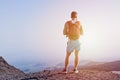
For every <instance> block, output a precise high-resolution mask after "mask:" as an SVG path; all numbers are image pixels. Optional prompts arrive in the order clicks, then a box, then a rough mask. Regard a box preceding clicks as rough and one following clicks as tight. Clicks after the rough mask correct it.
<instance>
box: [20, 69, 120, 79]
mask: <svg viewBox="0 0 120 80" xmlns="http://www.w3.org/2000/svg"><path fill="white" fill-rule="evenodd" d="M60 72H61V70H44V71H41V72H36V73H30V74H27V75H26V78H24V79H22V80H33V79H34V80H120V75H119V74H114V73H112V72H108V71H107V72H106V71H97V70H79V73H77V74H75V73H72V72H71V71H69V73H68V74H63V73H60Z"/></svg>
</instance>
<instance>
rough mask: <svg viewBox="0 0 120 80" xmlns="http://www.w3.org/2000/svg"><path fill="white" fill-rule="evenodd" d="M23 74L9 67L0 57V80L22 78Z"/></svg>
mask: <svg viewBox="0 0 120 80" xmlns="http://www.w3.org/2000/svg"><path fill="white" fill-rule="evenodd" d="M23 75H24V72H22V71H21V70H19V69H17V68H15V67H14V66H11V65H9V64H8V63H7V61H5V60H4V59H3V57H1V56H0V80H3V79H9V80H10V79H12V78H13V77H16V78H17V77H20V76H23Z"/></svg>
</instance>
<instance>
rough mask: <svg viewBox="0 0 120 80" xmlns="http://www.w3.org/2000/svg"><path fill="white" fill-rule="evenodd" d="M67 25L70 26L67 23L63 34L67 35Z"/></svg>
mask: <svg viewBox="0 0 120 80" xmlns="http://www.w3.org/2000/svg"><path fill="white" fill-rule="evenodd" d="M67 26H68V24H67V23H65V25H64V29H63V35H66V36H67V34H68V32H67Z"/></svg>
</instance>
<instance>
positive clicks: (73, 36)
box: [63, 11, 83, 73]
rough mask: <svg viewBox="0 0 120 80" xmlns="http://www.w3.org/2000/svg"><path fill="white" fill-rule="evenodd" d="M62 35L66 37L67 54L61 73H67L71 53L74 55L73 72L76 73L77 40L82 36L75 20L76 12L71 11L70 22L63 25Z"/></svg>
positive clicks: (80, 27) (78, 48)
mask: <svg viewBox="0 0 120 80" xmlns="http://www.w3.org/2000/svg"><path fill="white" fill-rule="evenodd" d="M63 34H64V35H66V36H67V37H68V42H67V49H66V51H67V53H66V58H65V67H64V70H63V73H67V68H68V64H69V57H70V55H71V53H72V52H73V51H74V53H75V62H74V72H75V73H78V70H77V67H78V62H79V57H78V53H79V51H80V42H79V38H80V35H82V34H83V29H82V26H81V23H80V21H78V20H77V12H76V11H72V13H71V20H69V21H67V22H66V23H65V26H64V30H63Z"/></svg>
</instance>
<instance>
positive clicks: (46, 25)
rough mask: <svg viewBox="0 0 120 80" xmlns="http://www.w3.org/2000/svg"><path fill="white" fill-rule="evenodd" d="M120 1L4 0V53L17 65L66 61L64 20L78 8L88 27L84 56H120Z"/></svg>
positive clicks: (0, 38) (0, 48) (0, 30)
mask: <svg viewBox="0 0 120 80" xmlns="http://www.w3.org/2000/svg"><path fill="white" fill-rule="evenodd" d="M119 4H120V1H119V0H1V1H0V56H3V57H4V58H5V59H6V60H7V61H8V62H9V63H10V64H13V65H22V64H28V63H31V62H32V63H37V62H48V63H56V64H57V63H58V62H63V61H64V58H65V54H66V42H67V38H66V37H65V36H64V35H63V28H64V24H65V22H66V21H67V20H70V13H71V12H72V11H77V12H78V20H80V21H81V23H82V26H83V31H84V35H83V36H82V37H81V38H80V42H81V51H80V54H79V57H80V60H96V61H112V60H120V49H119V48H120V42H119V41H120V31H119V30H120V22H119V21H120V9H119V8H120V5H119ZM70 59H71V60H73V59H74V54H72V55H71V57H70Z"/></svg>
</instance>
